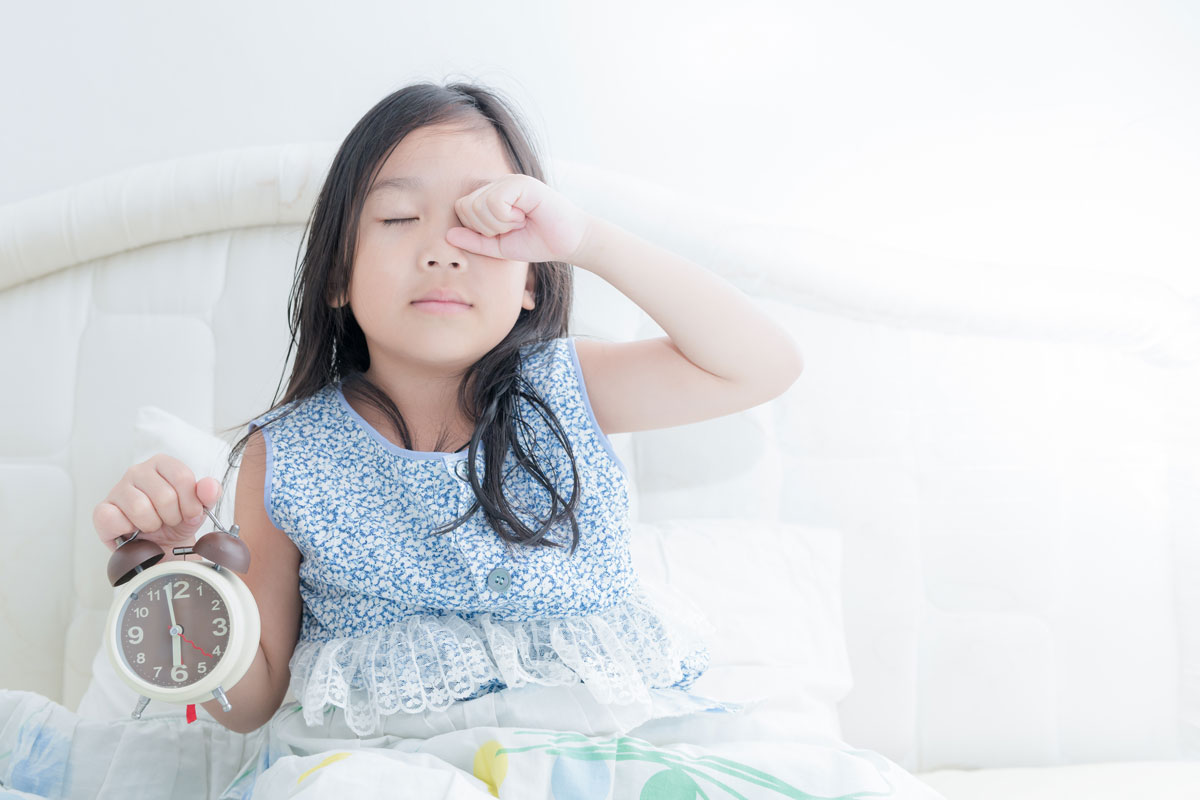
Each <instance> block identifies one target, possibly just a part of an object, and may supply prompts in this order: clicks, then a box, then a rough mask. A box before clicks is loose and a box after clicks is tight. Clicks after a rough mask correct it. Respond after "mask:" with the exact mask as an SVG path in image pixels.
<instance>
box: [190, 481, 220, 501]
mask: <svg viewBox="0 0 1200 800" xmlns="http://www.w3.org/2000/svg"><path fill="white" fill-rule="evenodd" d="M221 492H222V487H221V482H220V481H219V480H217V479H216V478H209V477H204V478H201V479H200V480H199V481H198V482H197V483H196V496H197V497H198V498H199V499H200V502H201V503H203V504H204V507H205V508H212V507H213V506H215V505H216V504H217V500H219V499H220V498H221Z"/></svg>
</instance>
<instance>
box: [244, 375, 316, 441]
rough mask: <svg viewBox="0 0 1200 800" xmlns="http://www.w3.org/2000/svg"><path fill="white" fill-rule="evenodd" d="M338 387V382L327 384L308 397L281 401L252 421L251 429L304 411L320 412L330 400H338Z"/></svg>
mask: <svg viewBox="0 0 1200 800" xmlns="http://www.w3.org/2000/svg"><path fill="white" fill-rule="evenodd" d="M337 393H338V388H337V385H336V384H326V385H325V386H322V387H321V388H320V389H318V390H317V391H315V392H313V393H312V394H310V395H308V396H306V397H299V398H296V399H295V400H290V401H288V402H286V403H280V404H278V405H276V406H275V407H274V408H272V409H270V410H268V411H266V412H264V413H263V414H260V415H259V416H258V417H255V418H254V420H252V421H251V422H250V427H251V429H252V430H253V429H256V428H262V427H263V426H265V425H268V424H270V423H273V422H275V421H276V420H279V421H283V420H285V419H288V418H290V417H292V416H293V415H295V414H302V413H303V412H318V413H319V412H320V410H321V409H323V408H327V407H328V406H329V403H330V402H336V398H337Z"/></svg>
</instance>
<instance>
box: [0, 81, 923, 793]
mask: <svg viewBox="0 0 1200 800" xmlns="http://www.w3.org/2000/svg"><path fill="white" fill-rule="evenodd" d="M542 175H543V172H542V168H541V165H540V164H539V161H538V158H537V156H536V155H535V153H534V150H533V147H532V145H531V143H530V139H529V137H528V135H527V134H526V132H525V131H524V129H523V128H522V126H521V124H520V123H519V122H518V120H517V118H516V117H515V115H514V114H513V112H512V111H511V110H509V108H508V107H507V106H506V104H505V103H504V102H502V101H501V100H500V99H499V98H498V97H497V96H496V95H495V94H493V93H492V92H489V91H487V90H485V89H483V88H480V87H477V86H472V85H465V84H455V85H450V86H445V87H443V86H438V85H431V84H420V85H414V86H409V87H407V88H404V89H402V90H400V91H397V92H396V93H394V94H392V95H390V96H388V97H386V98H384V99H383V100H382V101H381V102H379V103H378V104H377V105H376V106H375V107H374V108H372V109H371V110H370V111H369V112H368V113H367V114H366V116H364V117H363V118H362V120H360V121H359V122H358V124H357V125H355V127H354V129H353V130H352V131H351V132H350V134H349V135H348V136H347V137H346V140H345V141H344V142H343V143H342V146H341V148H340V149H339V150H338V152H337V154H336V156H335V158H334V160H333V163H332V166H331V168H330V170H329V174H328V177H327V178H326V180H325V184H324V186H323V188H322V190H321V192H320V195H319V197H318V199H317V203H316V206H315V208H314V211H313V214H312V217H311V220H310V227H309V230H308V238H307V245H306V249H305V251H304V255H303V257H302V262H301V264H300V269H299V270H298V271H297V276H296V281H295V285H294V286H293V288H292V296H291V299H292V304H291V309H290V312H291V330H292V336H293V345H294V346H296V347H297V350H296V358H295V360H294V363H293V367H292V371H291V375H290V378H289V380H288V383H287V390H286V392H285V394H284V396H283V398H282V400H280V401H279V402H278V403H276V404H275V405H274V406H273V407H272V408H270V409H269V410H268V411H267V412H266V413H264V414H262V415H260V416H258V417H256V418H255V419H253V420H252V421H250V423H249V426H248V430H247V432H246V434H245V436H243V437H242V438H241V439H240V441H239V442H238V443H237V445H236V447H235V448H234V451H233V454H232V455H231V456H230V459H229V464H230V467H232V466H233V465H234V464H235V463H237V462H238V456H239V454H240V469H239V471H238V474H237V483H236V491H235V492H234V494H235V498H236V504H235V509H234V515H233V516H234V519H235V520H236V522H237V524H238V525H239V527H240V532H241V537H242V538H243V540H244V541H245V542H246V544H247V545H248V546H249V548H250V552H251V562H250V568H249V571H248V573H247V574H246V575H245V581H246V583H247V585H248V586H249V588H250V590H251V591H252V593H253V595H254V599H255V601H256V602H257V605H258V609H259V613H260V617H261V621H262V626H261V638H260V644H259V649H258V652H257V654H256V656H255V658H254V661H253V664H252V665H251V667H250V669H249V671H248V672H247V673H246V674H245V676H244V677H243V678H241V680H240V681H238V682H237V683H236V684H235V685H233V686H232V687H227V696H228V700H229V701H230V703H231V704H232V710H231V711H229V712H225V711H222V710H221V707H220V705H219V703H218V702H217V701H216V700H213V701H209V702H207V703H205V704H204V708H205V709H206V710H207V711H208V712H209V714H210V715H211V716H212V718H213V719H215V720H216V721H217V722H219V723H220V725H213V724H212V723H210V722H206V721H205V720H201V721H200V722H201V724H200V725H188V724H185V723H184V721H183V720H182V719H180V718H178V717H170V718H157V719H156V718H148V719H143V720H140V721H131V720H116V721H89V720H80V719H79V718H78V717H77V716H76V715H73V714H72V713H71V712H69V711H67V710H66V709H64V708H62V707H61V706H57V705H56V704H52V703H50V702H49V701H47V700H46V699H45V698H39V697H37V696H35V695H32V694H31V693H16V692H0V785H3V786H5V787H7V788H11V789H16V790H20V791H19V792H14V793H13V794H14V795H15V796H21V797H41V796H55V797H58V796H70V797H95V796H117V795H118V794H119V795H120V796H154V797H167V796H170V797H174V798H180V797H193V796H196V797H199V796H203V797H212V796H216V795H217V793H219V796H220V797H222V798H225V797H248V796H249V795H250V792H251V791H253V793H254V797H255V798H262V797H269V798H270V797H283V796H287V797H293V796H317V797H328V796H330V795H331V794H332V793H333V792H338V793H341V794H347V795H348V794H351V793H353V794H354V795H355V796H358V797H375V796H390V794H389V792H393V791H395V790H396V787H397V783H398V782H401V781H402V782H403V783H404V788H405V790H406V793H405V795H404V796H407V797H414V798H415V797H427V796H430V797H432V796H436V797H451V796H453V797H467V796H470V797H481V798H487V797H492V796H505V797H513V796H517V797H525V798H533V797H547V798H550V797H554V798H559V799H560V800H561V798H566V797H579V798H583V797H596V798H600V797H614V798H622V797H638V796H641V797H664V798H665V797H695V796H697V792H700V791H701V790H700V788H699V784H695V781H697V780H701V779H702V778H703V780H702V781H701V782H702V783H703V786H704V790H703V791H704V792H705V794H704V796H711V797H718V796H720V797H732V796H738V797H768V796H769V797H799V796H811V795H809V794H804V793H803V792H801V791H800V790H799V789H797V788H795V785H793V783H792V782H793V781H795V782H796V783H797V785H798V784H799V783H803V785H804V789H805V790H806V791H810V792H815V793H816V794H819V795H820V796H834V795H838V794H842V793H844V794H846V795H847V796H849V793H850V792H851V790H853V791H854V792H858V791H860V790H861V791H867V790H868V789H869V790H870V792H871V794H872V795H873V796H879V797H885V796H886V797H936V794H934V793H932V792H929V791H928V790H922V789H920V788H919V787H920V786H921V784H919V782H917V781H916V780H915V778H912V777H911V776H909V775H908V774H907V773H904V772H903V771H902V770H900V769H899V768H898V767H896V766H895V765H893V764H890V762H887V760H886V759H883V758H882V757H881V756H877V755H876V754H873V753H870V751H858V750H854V749H853V748H850V747H848V746H845V745H841V744H840V743H806V742H802V741H799V740H798V739H796V740H787V741H782V740H781V741H767V742H759V741H754V742H750V743H749V744H752V745H754V747H753V748H751V751H749V752H750V754H751V755H754V756H756V757H757V758H758V759H759V760H758V762H757V764H756V766H754V767H749V766H746V765H745V764H743V763H741V762H742V758H743V756H742V753H743V752H748V751H744V750H737V749H734V748H735V745H731V750H730V752H731V753H733V754H735V755H737V756H738V758H737V759H736V760H731V759H729V758H716V757H715V756H714V755H712V754H710V753H708V752H705V751H703V750H700V751H697V752H695V753H691V752H690V751H688V750H687V747H688V746H686V745H681V746H680V747H681V748H683V749H676V750H671V751H666V750H657V749H655V748H654V747H653V746H651V745H650V744H649V743H648V742H647V741H645V740H642V739H638V738H635V737H636V733H635V734H633V735H632V736H630V737H623V736H622V737H620V738H618V739H615V740H599V739H588V738H586V735H587V734H596V733H606V734H612V733H617V734H624V733H625V732H627V731H630V730H634V729H635V728H637V726H638V724H640V723H642V722H645V721H647V720H653V719H655V718H656V715H657V716H660V717H669V716H671V715H672V714H675V715H680V714H684V713H690V712H691V711H711V710H716V711H721V710H728V708H729V707H728V706H724V705H722V704H720V703H719V702H718V703H715V704H714V703H713V702H712V701H709V700H707V699H705V698H696V697H695V696H694V695H691V694H688V693H686V692H685V691H684V689H686V688H687V687H688V686H690V685H691V683H692V682H693V681H694V680H695V679H696V677H697V676H698V675H700V674H701V673H702V672H703V671H704V670H705V669H706V667H707V664H708V651H707V649H706V647H705V645H704V642H703V640H702V638H701V636H700V635H699V632H698V631H701V630H702V628H703V626H702V625H701V624H699V623H698V622H697V621H696V620H695V619H694V618H691V617H689V612H688V609H687V608H684V607H682V606H680V607H677V608H672V607H668V606H669V603H668V598H667V597H666V596H663V597H661V598H659V599H657V600H656V599H654V598H652V597H651V596H650V595H648V594H647V592H646V589H645V588H644V587H643V586H642V585H641V584H640V583H639V581H638V578H637V575H636V574H635V573H634V571H633V569H632V566H631V559H630V550H629V535H630V520H629V495H628V489H629V486H628V481H627V476H626V474H625V470H624V467H623V465H622V464H621V463H620V461H619V460H618V459H617V457H616V455H615V454H614V452H613V449H612V446H611V443H610V441H609V438H608V437H609V436H610V435H611V434H615V433H620V432H625V431H640V430H647V429H651V428H662V427H669V426H674V425H681V424H686V423H691V422H697V421H699V420H704V419H709V418H712V417H716V416H720V415H724V414H731V413H734V412H736V411H739V410H741V409H745V408H749V407H751V406H754V405H756V404H759V403H763V402H765V401H767V400H769V399H771V398H773V397H775V396H777V395H779V394H780V393H781V392H783V391H784V390H785V389H786V388H787V387H788V386H789V385H790V384H791V383H792V382H793V381H794V380H795V379H796V377H797V376H798V375H799V373H800V370H801V358H800V354H799V353H798V351H797V348H796V344H795V343H794V342H793V341H792V339H791V338H789V336H788V334H787V333H786V332H785V331H784V330H782V329H781V328H780V327H778V326H777V325H776V324H774V323H773V322H772V321H771V320H770V319H769V318H767V317H766V316H764V315H763V314H762V313H761V312H760V311H759V310H758V309H757V308H756V307H755V305H754V304H753V303H752V302H751V301H750V300H749V299H748V298H747V297H745V296H744V295H743V294H742V293H741V292H739V291H738V290H736V289H735V288H734V287H732V286H731V285H730V284H728V283H726V282H725V281H724V280H722V279H720V278H718V277H716V276H715V275H713V274H711V273H709V272H707V271H705V270H703V269H701V268H700V267H698V266H696V265H694V264H692V263H690V262H688V261H686V260H685V259H683V258H680V257H679V256H677V255H674V254H672V253H670V252H668V251H666V250H664V249H661V248H659V247H656V246H654V245H653V244H650V243H648V242H646V241H643V240H642V239H639V238H638V237H636V236H634V235H631V234H630V233H628V232H626V231H624V230H622V229H621V228H619V227H617V226H616V225H613V224H611V223H610V222H608V221H606V220H604V219H600V218H598V217H595V216H592V215H589V214H587V213H584V212H583V211H581V210H580V209H579V208H577V207H576V206H575V205H574V204H572V203H571V201H570V200H569V199H568V198H566V197H564V196H563V195H562V194H560V193H558V192H556V191H555V190H554V189H552V188H550V187H549V186H547V185H546V184H545V183H544V182H543V181H542ZM572 265H574V266H577V267H580V268H583V269H587V270H590V271H592V272H594V273H596V274H597V275H599V276H601V277H603V278H604V279H605V280H606V281H608V282H609V283H611V284H612V285H613V286H615V287H616V288H618V289H619V290H620V291H622V292H623V293H624V294H625V295H626V296H628V297H629V298H630V299H631V300H633V301H634V302H635V303H637V304H638V305H639V306H640V307H641V308H643V309H645V311H646V312H647V313H648V314H649V315H650V316H651V317H652V318H653V319H654V320H655V321H656V322H657V323H658V324H659V325H660V326H661V327H662V328H663V330H665V331H666V333H667V336H665V337H662V338H659V339H651V340H646V341H638V342H630V343H604V342H599V341H589V340H585V339H574V338H570V337H568V336H567V323H568V317H569V312H570V309H571V299H572V268H573V267H572ZM290 355H291V351H290V350H289V356H290ZM229 477H230V473H229V472H228V471H227V472H226V475H225V482H226V483H227V482H228V481H229ZM222 494H223V484H219V483H218V482H217V481H216V480H215V479H213V478H210V477H204V478H202V479H201V480H199V481H197V480H196V477H195V476H194V475H193V474H192V473H191V471H190V470H189V469H188V468H187V467H186V466H184V465H183V464H182V463H181V462H180V461H178V460H176V459H175V458H172V457H171V456H169V455H162V454H160V455H157V456H155V457H153V458H151V459H149V460H148V461H146V462H144V463H142V464H137V465H135V466H133V467H131V468H130V469H129V470H128V472H127V473H126V474H125V476H124V477H123V478H122V479H121V480H120V481H119V482H118V483H117V485H116V486H114V487H113V488H112V490H111V491H110V492H109V494H108V496H107V497H106V498H105V500H104V501H103V502H101V503H100V504H99V505H98V506H97V507H96V509H95V512H94V523H95V527H96V530H97V532H98V534H99V536H100V538H101V540H102V541H103V542H105V543H106V544H107V545H108V546H109V548H110V549H113V548H114V540H115V539H116V538H117V537H119V536H125V535H128V534H129V533H131V532H132V531H134V530H135V529H136V530H139V531H141V535H142V536H144V537H145V538H147V539H149V540H152V541H154V542H156V543H158V544H160V545H161V546H162V547H163V550H164V552H165V554H166V555H165V557H166V558H168V559H169V558H173V557H174V556H173V554H172V548H173V547H176V546H180V545H183V544H190V543H191V542H192V541H193V540H194V537H195V534H196V533H197V531H198V529H199V527H200V525H201V524H202V522H203V521H204V519H205V515H206V513H208V511H209V509H211V508H212V507H213V506H214V505H215V504H216V502H217V500H218V498H219V497H220V496H221V495H222ZM747 546H753V543H752V542H750V543H747ZM522 687H525V688H524V689H522ZM289 688H290V689H291V691H292V693H293V694H294V696H295V698H296V699H298V700H299V704H298V705H297V704H295V703H292V704H283V705H281V702H282V701H283V700H284V697H285V694H286V693H287V692H288V690H289ZM701 701H702V702H701ZM626 708H628V709H635V711H633V712H630V713H628V714H625V715H624V716H622V713H623V712H622V711H621V709H626ZM648 708H649V709H652V710H651V711H647V709H648ZM654 709H657V710H654ZM664 709H665V710H664ZM564 720H569V721H564ZM267 723H270V724H267ZM539 723H541V724H539ZM221 726H225V727H224V728H222V727H221ZM530 728H535V729H539V728H544V729H546V730H529V729H530ZM264 733H265V734H266V735H265V736H263V735H262V734H264ZM506 737H516V739H517V744H516V745H514V746H509V744H508V740H507V738H506ZM521 737H524V738H521ZM531 737H532V738H533V739H538V737H541V738H540V739H538V741H540V742H541V743H540V744H536V745H529V744H528V742H529V741H530V738H531ZM748 738H754V737H748ZM502 744H503V745H504V746H501V745H502ZM384 748H387V749H384ZM614 748H615V749H614ZM770 748H773V749H772V750H771V755H770V756H767V755H765V751H766V750H767V749H770ZM5 751H7V752H5ZM535 751H536V752H535ZM380 753H382V754H383V755H384V756H387V758H384V757H381V756H380V755H379V754H380ZM538 753H540V754H541V755H540V756H539V755H538ZM352 754H353V756H352ZM535 756H536V757H538V758H543V759H544V758H551V759H554V758H557V760H556V761H553V769H550V768H549V767H548V766H546V765H547V763H549V762H546V761H536V760H534V759H535ZM597 758H600V759H601V760H600V761H597ZM603 759H609V760H611V761H612V766H611V767H609V766H606V765H605V762H604V760H603ZM400 762H403V763H402V764H401V763H400ZM401 766H402V767H403V771H401V772H397V771H396V770H398V769H400V768H401ZM764 767H766V768H767V769H765V770H764ZM639 769H640V770H642V771H641V772H638V770H639ZM314 773H315V775H316V776H317V777H313V776H314ZM768 773H773V774H784V773H786V775H787V780H786V781H785V780H782V779H780V778H777V777H774V776H773V774H768ZM471 776H474V777H471ZM472 781H473V783H472ZM704 781H707V782H704ZM418 784H419V785H420V786H421V787H425V788H424V789H423V790H420V789H419V788H418ZM901 786H903V787H904V788H905V792H904V793H903V794H901V793H900V791H899V788H900V787H901ZM356 787H357V788H356ZM389 787H391V788H390V789H389ZM714 787H723V788H724V789H726V791H727V793H720V792H718V790H717V789H716V788H714ZM734 787H736V788H734ZM889 787H891V789H893V790H895V793H894V794H893V793H892V792H889V791H887V790H888V788H889ZM693 788H695V791H693ZM484 789H486V791H484ZM351 790H353V792H351ZM106 793H109V794H106ZM6 796H7V795H6ZM854 796H860V795H859V794H854Z"/></svg>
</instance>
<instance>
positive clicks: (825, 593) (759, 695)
mask: <svg viewBox="0 0 1200 800" xmlns="http://www.w3.org/2000/svg"><path fill="white" fill-rule="evenodd" d="M631 549H632V557H633V563H634V567H635V568H636V569H637V571H638V574H639V576H640V577H641V580H642V583H644V584H646V585H647V586H648V587H649V586H651V585H653V584H659V585H661V586H663V587H665V588H666V589H667V590H668V591H670V590H674V591H675V592H676V593H677V594H680V595H683V596H684V597H686V598H689V599H690V600H692V601H693V602H694V604H695V605H696V606H697V607H698V610H699V611H700V612H701V613H702V614H703V615H704V616H705V617H706V618H707V619H708V621H709V622H710V623H711V624H712V625H713V627H714V628H715V629H716V630H715V633H714V634H713V636H712V637H711V640H710V642H709V650H710V652H711V656H712V660H711V663H710V665H709V668H708V670H707V671H706V672H705V673H704V674H703V675H701V676H700V677H699V678H697V680H696V682H695V683H694V684H693V685H692V688H691V689H690V690H689V691H690V692H692V693H693V694H697V695H701V696H704V697H711V698H713V699H716V700H721V701H727V702H728V701H732V702H735V703H744V704H746V705H747V708H746V709H745V710H744V711H742V712H740V713H739V714H738V717H739V718H738V719H736V720H731V719H728V718H725V717H727V715H723V714H699V715H693V716H691V717H678V718H675V719H667V720H654V721H652V722H649V723H646V725H644V726H642V727H641V728H636V729H634V730H631V731H630V732H629V735H630V736H637V737H639V738H643V739H647V740H648V741H650V742H651V743H654V744H668V743H671V742H685V741H686V742H693V743H700V742H701V741H702V739H704V738H706V737H707V738H708V739H709V740H711V741H722V740H728V739H730V738H733V739H759V740H763V739H766V740H772V739H776V740H777V739H808V738H809V737H812V738H814V739H816V740H818V741H827V740H828V739H830V738H834V739H839V740H840V739H841V738H842V737H841V725H840V722H839V718H838V708H837V706H838V703H839V702H840V701H841V700H842V699H843V698H845V697H846V695H847V694H849V693H850V689H851V688H852V687H853V678H852V676H851V672H850V656H849V652H848V651H847V648H846V639H845V632H844V628H843V622H842V606H841V556H842V540H841V533H840V532H839V531H836V530H831V529H825V528H813V527H802V526H799V525H794V524H789V523H784V522H778V521H771V520H751V519H672V520H663V521H659V522H656V523H649V522H637V523H634V526H633V540H632V545H631Z"/></svg>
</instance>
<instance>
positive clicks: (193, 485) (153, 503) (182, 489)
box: [92, 453, 221, 559]
mask: <svg viewBox="0 0 1200 800" xmlns="http://www.w3.org/2000/svg"><path fill="white" fill-rule="evenodd" d="M220 496H221V484H220V482H219V481H217V479H216V478H203V479H201V480H200V481H199V482H197V481H196V476H195V475H193V474H192V471H191V470H190V469H188V467H187V465H186V464H184V463H183V462H182V461H180V460H178V459H176V458H172V457H171V456H168V455H165V454H163V453H158V454H157V455H154V456H151V457H150V458H148V459H147V460H145V461H143V462H142V463H141V464H134V465H133V466H132V467H130V468H129V469H128V470H127V471H126V472H125V475H124V477H122V478H121V480H120V481H119V482H118V483H117V485H116V486H114V487H113V488H112V490H111V491H110V492H109V493H108V497H106V498H105V499H104V502H102V503H100V504H99V505H97V506H96V508H95V510H94V511H92V525H93V526H95V528H96V533H97V534H98V535H99V536H100V541H101V542H103V543H104V546H105V547H107V548H108V549H109V550H116V549H117V546H116V544H115V542H114V540H115V539H116V538H117V537H118V536H128V535H129V534H131V533H133V531H134V530H135V529H136V530H139V531H141V533H140V534H138V538H139V539H148V540H150V541H152V542H154V543H155V544H157V545H159V546H160V547H162V549H163V553H164V556H165V558H166V559H171V558H174V557H175V556H174V554H173V553H172V552H171V549H172V548H174V547H183V546H186V545H191V544H193V543H194V542H195V540H196V530H197V529H198V528H199V527H200V526H201V525H202V524H204V522H205V520H207V519H208V515H207V514H205V513H204V509H205V508H209V509H211V508H212V507H213V506H214V505H215V504H216V502H217V498H219V497H220Z"/></svg>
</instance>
